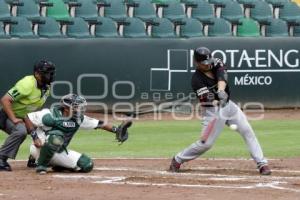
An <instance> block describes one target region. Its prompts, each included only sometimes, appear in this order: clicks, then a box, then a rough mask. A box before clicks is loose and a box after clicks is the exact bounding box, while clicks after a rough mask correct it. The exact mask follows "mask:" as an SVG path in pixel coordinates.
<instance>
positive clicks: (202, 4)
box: [191, 0, 214, 22]
mask: <svg viewBox="0 0 300 200" xmlns="http://www.w3.org/2000/svg"><path fill="white" fill-rule="evenodd" d="M191 17H192V18H195V19H198V20H199V21H201V22H207V21H211V19H213V18H214V10H213V7H212V5H211V4H209V3H208V2H207V1H205V0H199V1H197V2H196V4H195V7H193V8H192V11H191Z"/></svg>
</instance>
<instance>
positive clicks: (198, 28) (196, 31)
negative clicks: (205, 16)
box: [179, 18, 203, 38]
mask: <svg viewBox="0 0 300 200" xmlns="http://www.w3.org/2000/svg"><path fill="white" fill-rule="evenodd" d="M183 22H184V23H185V24H183V25H181V26H180V32H179V36H180V37H183V38H194V37H203V26H202V24H201V23H200V22H199V21H198V20H196V19H193V18H186V19H184V20H183Z"/></svg>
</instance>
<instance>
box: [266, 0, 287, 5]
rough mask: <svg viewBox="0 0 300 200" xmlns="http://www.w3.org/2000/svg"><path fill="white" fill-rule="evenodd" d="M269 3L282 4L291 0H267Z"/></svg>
mask: <svg viewBox="0 0 300 200" xmlns="http://www.w3.org/2000/svg"><path fill="white" fill-rule="evenodd" d="M265 1H266V2H267V3H268V4H272V5H282V4H284V3H286V2H289V0H265Z"/></svg>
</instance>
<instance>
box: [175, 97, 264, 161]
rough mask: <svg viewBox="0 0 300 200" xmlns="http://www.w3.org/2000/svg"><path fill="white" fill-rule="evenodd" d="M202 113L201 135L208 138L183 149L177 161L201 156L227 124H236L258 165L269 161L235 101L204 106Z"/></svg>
mask: <svg viewBox="0 0 300 200" xmlns="http://www.w3.org/2000/svg"><path fill="white" fill-rule="evenodd" d="M202 115H203V122H202V125H203V129H202V133H201V135H202V138H205V139H206V140H205V142H202V139H199V140H198V141H196V142H195V143H193V144H191V145H190V146H189V147H187V148H186V149H184V150H183V151H181V152H179V153H178V154H177V155H176V156H175V159H176V161H177V162H179V163H183V162H187V161H189V160H193V159H195V158H197V157H199V156H200V155H202V154H203V153H205V152H206V151H207V150H209V149H210V148H211V147H212V145H213V144H214V142H215V141H216V139H217V138H218V136H219V135H220V133H221V131H222V130H223V128H224V126H225V124H226V125H228V126H229V125H231V124H236V125H237V132H238V133H239V134H240V135H241V136H242V137H243V139H244V141H245V142H246V144H247V146H248V150H249V152H250V154H251V156H252V158H253V159H254V160H255V161H256V163H257V164H258V165H261V164H266V163H267V160H266V159H265V158H264V155H263V152H262V149H261V147H260V144H259V142H258V141H257V139H256V136H255V134H254V131H253V129H252V127H251V126H250V124H249V122H248V120H247V117H246V115H245V114H244V113H243V112H242V110H241V109H240V108H239V107H238V106H237V105H236V104H235V103H234V102H232V101H229V102H228V104H227V105H226V106H225V107H224V108H221V109H219V108H217V107H203V110H202Z"/></svg>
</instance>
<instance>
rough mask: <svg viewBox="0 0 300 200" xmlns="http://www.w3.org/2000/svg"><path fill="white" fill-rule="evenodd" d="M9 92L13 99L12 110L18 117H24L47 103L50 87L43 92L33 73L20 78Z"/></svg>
mask: <svg viewBox="0 0 300 200" xmlns="http://www.w3.org/2000/svg"><path fill="white" fill-rule="evenodd" d="M7 94H8V95H9V96H11V98H12V99H13V103H12V110H13V112H14V114H15V115H16V117H18V118H24V117H25V115H26V114H27V113H30V112H34V111H36V110H38V109H39V108H41V107H42V106H43V105H44V104H45V102H46V99H47V98H48V96H49V95H50V91H49V89H48V90H46V91H43V92H42V90H41V89H39V88H38V87H37V81H36V79H35V77H34V76H33V75H32V76H25V77H24V78H23V79H21V80H19V81H18V82H17V83H16V85H15V86H14V87H12V88H11V89H10V90H9V91H8V92H7Z"/></svg>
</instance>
